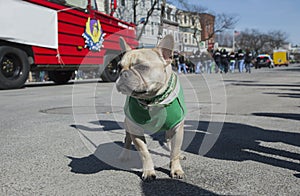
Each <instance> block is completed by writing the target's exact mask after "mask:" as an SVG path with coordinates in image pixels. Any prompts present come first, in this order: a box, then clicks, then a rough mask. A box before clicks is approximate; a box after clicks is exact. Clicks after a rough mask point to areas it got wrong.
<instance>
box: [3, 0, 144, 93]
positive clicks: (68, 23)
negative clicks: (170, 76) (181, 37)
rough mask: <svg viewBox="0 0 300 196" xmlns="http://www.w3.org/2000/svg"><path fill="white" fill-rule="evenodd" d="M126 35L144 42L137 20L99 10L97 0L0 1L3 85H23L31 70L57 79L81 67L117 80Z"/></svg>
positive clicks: (60, 80) (132, 41)
mask: <svg viewBox="0 0 300 196" xmlns="http://www.w3.org/2000/svg"><path fill="white" fill-rule="evenodd" d="M114 6H116V5H114ZM120 36H122V37H123V38H124V39H125V40H126V41H127V42H128V43H129V44H130V45H131V47H133V48H134V47H137V46H138V42H137V41H136V39H135V38H136V37H135V26H134V24H131V23H127V22H124V21H121V20H119V19H117V18H115V17H113V16H111V15H108V14H105V13H102V12H100V11H98V9H97V2H96V0H23V1H20V0H10V1H4V0H0V89H12V88H20V87H22V86H23V85H24V83H25V82H26V80H27V78H28V74H29V71H47V72H48V74H49V78H50V80H52V81H54V82H55V83H57V84H63V83H67V82H68V81H69V80H70V78H71V75H72V74H73V73H74V71H75V70H78V69H90V70H97V71H99V72H100V73H101V78H102V80H104V81H115V80H116V79H117V78H118V75H119V71H120V68H119V66H118V61H119V60H120V57H121V56H120V55H121V52H120V51H121V49H120V47H119V38H120Z"/></svg>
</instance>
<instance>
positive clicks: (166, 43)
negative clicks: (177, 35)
mask: <svg viewBox="0 0 300 196" xmlns="http://www.w3.org/2000/svg"><path fill="white" fill-rule="evenodd" d="M156 48H157V49H158V51H159V52H160V54H161V55H162V57H163V58H164V60H165V61H166V62H167V64H170V63H171V62H172V58H173V49H174V37H173V36H172V35H166V36H165V37H164V38H163V39H162V40H161V41H160V42H159V44H158V45H157V47H156Z"/></svg>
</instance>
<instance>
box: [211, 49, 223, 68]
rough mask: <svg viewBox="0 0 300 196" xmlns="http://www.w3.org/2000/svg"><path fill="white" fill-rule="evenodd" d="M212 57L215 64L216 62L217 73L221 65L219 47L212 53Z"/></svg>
mask: <svg viewBox="0 0 300 196" xmlns="http://www.w3.org/2000/svg"><path fill="white" fill-rule="evenodd" d="M213 58H214V60H215V64H216V73H218V72H219V70H220V66H221V52H220V51H219V49H217V50H216V51H215V52H214V53H213Z"/></svg>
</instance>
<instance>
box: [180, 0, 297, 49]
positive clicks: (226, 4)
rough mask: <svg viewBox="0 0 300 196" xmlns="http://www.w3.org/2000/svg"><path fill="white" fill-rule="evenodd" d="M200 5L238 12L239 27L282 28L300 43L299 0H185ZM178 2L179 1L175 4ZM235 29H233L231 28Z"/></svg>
mask: <svg viewBox="0 0 300 196" xmlns="http://www.w3.org/2000/svg"><path fill="white" fill-rule="evenodd" d="M186 2H187V3H191V4H194V5H201V6H202V7H205V8H207V9H208V11H209V12H210V13H213V14H219V13H226V14H234V15H237V18H238V19H239V20H238V23H237V24H236V26H235V29H234V30H236V31H243V30H245V29H247V28H248V29H257V30H259V31H260V32H263V33H268V32H269V31H274V30H280V31H283V32H285V33H286V34H287V36H288V41H289V42H291V43H292V44H294V45H295V44H297V45H300V22H299V20H300V1H299V0H186ZM175 5H176V4H175ZM232 31H233V30H232Z"/></svg>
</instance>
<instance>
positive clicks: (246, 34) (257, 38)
mask: <svg viewBox="0 0 300 196" xmlns="http://www.w3.org/2000/svg"><path fill="white" fill-rule="evenodd" d="M286 40H287V35H286V33H284V32H282V31H270V32H268V33H262V32H260V31H259V30H257V29H246V30H244V31H242V32H241V33H240V35H239V36H238V37H237V38H236V43H237V45H238V47H239V48H243V49H249V50H252V51H255V52H256V53H272V51H273V50H274V49H278V48H280V47H282V46H283V45H284V44H285V43H286Z"/></svg>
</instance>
